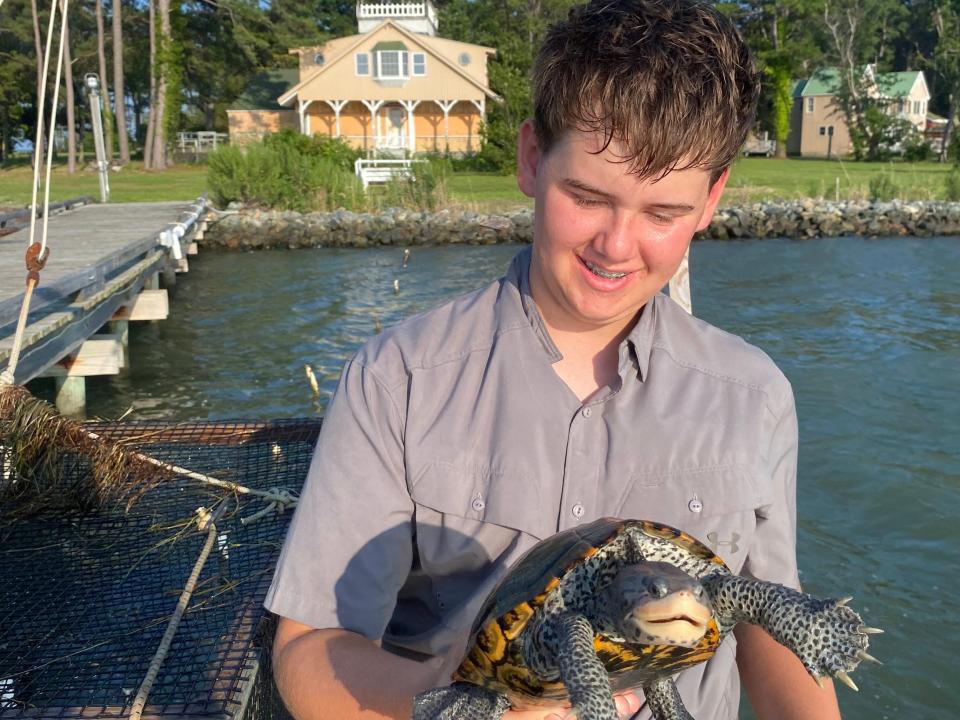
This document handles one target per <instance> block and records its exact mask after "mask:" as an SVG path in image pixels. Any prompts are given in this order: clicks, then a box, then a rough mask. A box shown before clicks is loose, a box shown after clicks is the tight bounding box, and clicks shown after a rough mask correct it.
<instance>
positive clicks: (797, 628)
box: [701, 575, 881, 690]
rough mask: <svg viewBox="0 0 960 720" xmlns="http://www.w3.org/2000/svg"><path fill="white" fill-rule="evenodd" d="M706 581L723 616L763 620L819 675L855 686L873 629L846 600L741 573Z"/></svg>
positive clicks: (755, 621) (732, 620) (764, 625)
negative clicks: (822, 597)
mask: <svg viewBox="0 0 960 720" xmlns="http://www.w3.org/2000/svg"><path fill="white" fill-rule="evenodd" d="M701 582H702V583H703V585H704V586H705V587H706V588H707V592H709V593H710V598H711V600H713V607H714V609H715V611H716V613H717V616H718V618H721V619H722V621H723V622H727V621H729V623H728V624H733V623H735V622H740V621H745V622H749V623H753V624H755V625H759V626H760V627H762V628H763V629H764V630H766V631H767V632H768V633H770V635H771V636H772V637H773V638H774V639H775V640H776V641H777V642H779V643H780V644H782V645H785V646H786V647H788V648H790V650H792V651H793V652H794V654H795V655H796V656H797V657H798V658H800V661H801V662H802V663H803V666H804V667H805V668H806V669H807V672H809V673H810V674H811V675H813V677H814V678H817V679H818V680H819V678H821V677H823V676H825V675H832V676H833V677H835V678H837V679H838V680H840V681H841V682H843V683H845V684H846V685H848V686H850V687H851V688H853V689H854V690H856V689H857V686H856V685H854V683H853V681H852V680H851V679H850V677H849V676H848V673H851V672H853V671H854V670H855V669H856V667H857V666H858V665H859V664H860V661H861V660H874V658H872V657H871V656H870V655H868V654H867V646H868V645H869V635H870V633H875V632H881V631H879V630H875V629H874V628H868V627H865V626H864V623H863V620H862V619H861V618H860V616H859V615H858V614H857V613H856V612H854V611H853V610H852V609H851V608H849V607H847V606H846V603H847V602H848V600H849V598H847V599H845V600H820V599H818V598H815V597H813V596H812V595H808V594H807V593H802V592H797V591H796V590H792V589H790V588H788V587H784V586H783V585H778V584H777V583H769V582H763V581H760V580H752V579H749V578H743V577H738V576H736V575H711V576H709V577H706V578H702V579H701Z"/></svg>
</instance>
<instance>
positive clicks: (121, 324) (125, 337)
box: [107, 320, 130, 369]
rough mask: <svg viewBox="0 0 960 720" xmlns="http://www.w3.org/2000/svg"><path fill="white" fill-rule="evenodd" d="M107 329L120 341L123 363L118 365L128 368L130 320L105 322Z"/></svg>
mask: <svg viewBox="0 0 960 720" xmlns="http://www.w3.org/2000/svg"><path fill="white" fill-rule="evenodd" d="M107 330H108V331H109V333H110V334H111V335H116V337H117V340H119V341H120V349H121V352H123V363H122V365H121V366H120V367H123V368H127V369H129V368H130V321H129V320H111V321H110V322H108V323H107Z"/></svg>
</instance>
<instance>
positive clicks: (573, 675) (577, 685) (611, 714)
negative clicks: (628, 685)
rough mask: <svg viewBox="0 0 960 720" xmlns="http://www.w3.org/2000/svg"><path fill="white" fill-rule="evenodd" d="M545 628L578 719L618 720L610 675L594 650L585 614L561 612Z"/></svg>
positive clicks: (548, 643)
mask: <svg viewBox="0 0 960 720" xmlns="http://www.w3.org/2000/svg"><path fill="white" fill-rule="evenodd" d="M549 626H550V627H545V628H544V640H546V641H547V646H548V649H549V650H550V651H551V652H552V653H553V655H554V659H555V661H556V663H557V667H558V668H559V670H560V679H561V680H562V681H563V684H564V686H565V687H566V688H567V692H568V693H569V694H570V703H571V705H573V714H575V715H576V717H577V720H618V718H619V714H618V713H617V705H616V703H615V702H614V700H613V691H612V690H611V689H610V677H609V675H607V669H606V668H605V667H604V666H603V663H602V662H600V658H598V657H597V653H596V651H595V650H594V649H593V626H591V625H590V621H589V620H587V619H586V618H585V617H584V616H583V615H579V614H576V613H562V614H560V615H558V616H557V617H555V618H554V619H553V620H552V621H551V622H550V623H549Z"/></svg>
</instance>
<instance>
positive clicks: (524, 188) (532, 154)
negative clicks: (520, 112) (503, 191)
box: [517, 118, 542, 197]
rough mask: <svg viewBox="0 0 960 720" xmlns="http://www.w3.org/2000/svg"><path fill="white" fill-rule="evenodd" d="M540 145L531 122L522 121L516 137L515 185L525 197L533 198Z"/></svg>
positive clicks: (540, 156) (540, 155) (538, 166)
mask: <svg viewBox="0 0 960 720" xmlns="http://www.w3.org/2000/svg"><path fill="white" fill-rule="evenodd" d="M541 159H542V154H541V152H540V144H539V143H538V142H537V134H536V132H535V131H534V129H533V121H532V120H530V119H529V118H528V119H527V120H524V121H523V124H522V125H521V126H520V132H519V134H518V135H517V185H519V186H520V192H522V193H523V194H524V195H526V196H527V197H534V196H535V195H536V189H537V172H538V170H539V168H540V160H541Z"/></svg>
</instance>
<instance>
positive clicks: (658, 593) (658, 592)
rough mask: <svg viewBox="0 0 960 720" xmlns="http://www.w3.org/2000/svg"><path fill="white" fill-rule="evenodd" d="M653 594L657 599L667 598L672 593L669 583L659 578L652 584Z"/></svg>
mask: <svg viewBox="0 0 960 720" xmlns="http://www.w3.org/2000/svg"><path fill="white" fill-rule="evenodd" d="M650 591H651V594H652V595H653V596H654V597H656V598H662V597H666V596H667V593H668V592H670V588H669V587H668V586H667V581H666V580H664V579H663V578H657V579H656V580H654V581H653V582H652V583H650Z"/></svg>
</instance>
